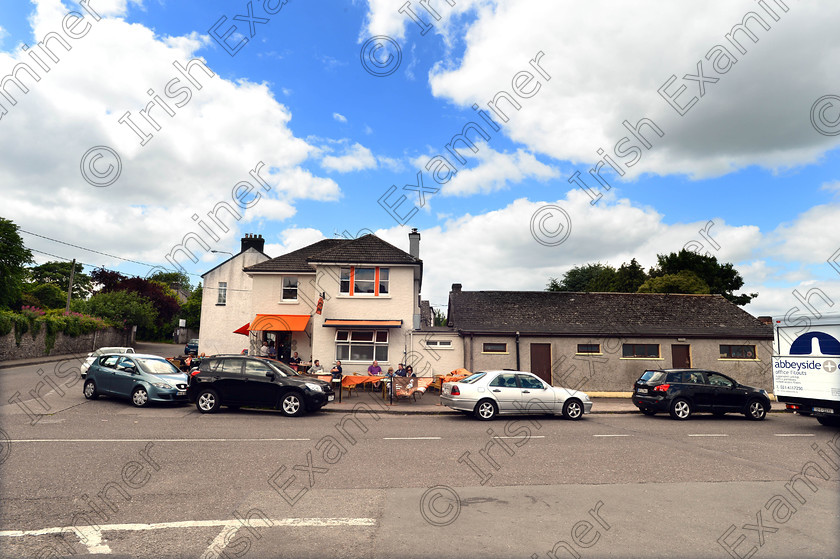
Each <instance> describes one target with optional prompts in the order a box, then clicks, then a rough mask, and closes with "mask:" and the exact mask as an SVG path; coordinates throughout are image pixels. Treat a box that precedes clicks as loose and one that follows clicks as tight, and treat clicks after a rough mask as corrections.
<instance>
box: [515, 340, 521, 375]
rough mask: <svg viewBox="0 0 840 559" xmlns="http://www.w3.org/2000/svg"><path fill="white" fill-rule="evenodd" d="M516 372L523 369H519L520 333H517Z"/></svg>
mask: <svg viewBox="0 0 840 559" xmlns="http://www.w3.org/2000/svg"><path fill="white" fill-rule="evenodd" d="M516 370H517V371H521V370H522V369H520V368H519V331H518V330H517V332H516Z"/></svg>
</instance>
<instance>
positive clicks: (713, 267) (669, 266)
mask: <svg viewBox="0 0 840 559" xmlns="http://www.w3.org/2000/svg"><path fill="white" fill-rule="evenodd" d="M656 258H657V260H658V265H657V266H656V267H655V268H653V269H651V273H650V275H651V277H658V276H664V275H667V274H677V273H679V272H681V271H683V270H688V271H691V272H694V273H695V274H696V275H697V276H698V277H699V278H700V279H702V280H703V281H704V282H705V283H706V284H708V286H709V292H710V293H715V294H719V295H723V296H724V297H726V298H727V299H728V300H730V301H732V302H733V303H735V304H736V305H746V304H747V303H749V302H750V301H751V300H752V299H754V298H756V297H758V293H750V294H744V295H735V293H734V292H735V291H737V290H738V289H740V288H741V287H743V286H744V279H743V278H742V277H741V274H740V273H739V272H738V270H736V269H735V267H734V266H733V265H732V264H731V263H726V264H720V263H719V262H718V260H717V258H716V257H714V256H705V255H703V254H698V253H696V252H692V251H689V250H685V249H682V250H681V251H680V252H672V253H671V254H668V255H665V254H658V255H656Z"/></svg>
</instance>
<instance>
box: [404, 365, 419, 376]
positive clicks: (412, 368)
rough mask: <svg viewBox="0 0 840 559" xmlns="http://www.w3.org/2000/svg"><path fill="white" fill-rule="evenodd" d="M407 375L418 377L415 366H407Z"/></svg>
mask: <svg viewBox="0 0 840 559" xmlns="http://www.w3.org/2000/svg"><path fill="white" fill-rule="evenodd" d="M405 376H407V377H416V376H417V375H415V374H414V367H412V366H411V365H409V366H408V367H406V368H405Z"/></svg>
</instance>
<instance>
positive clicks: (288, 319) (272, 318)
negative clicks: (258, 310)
mask: <svg viewBox="0 0 840 559" xmlns="http://www.w3.org/2000/svg"><path fill="white" fill-rule="evenodd" d="M307 324H309V315H308V314H258V315H257V316H256V318H254V320H252V321H251V327H250V329H251V331H254V330H261V331H264V332H265V331H278V332H303V331H304V330H306V325H307Z"/></svg>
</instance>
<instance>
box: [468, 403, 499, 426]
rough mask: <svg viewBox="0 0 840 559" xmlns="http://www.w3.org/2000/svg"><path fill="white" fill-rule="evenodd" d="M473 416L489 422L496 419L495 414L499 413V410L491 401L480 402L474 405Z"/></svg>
mask: <svg viewBox="0 0 840 559" xmlns="http://www.w3.org/2000/svg"><path fill="white" fill-rule="evenodd" d="M473 413H474V414H475V416H476V417H477V418H478V419H481V420H482V421H489V420H491V419H493V418H494V417H496V414H498V413H499V409H498V408H497V407H496V403H495V402H494V401H492V400H482V401H480V402H479V403H477V404H476V405H475V410H474V411H473Z"/></svg>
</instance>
